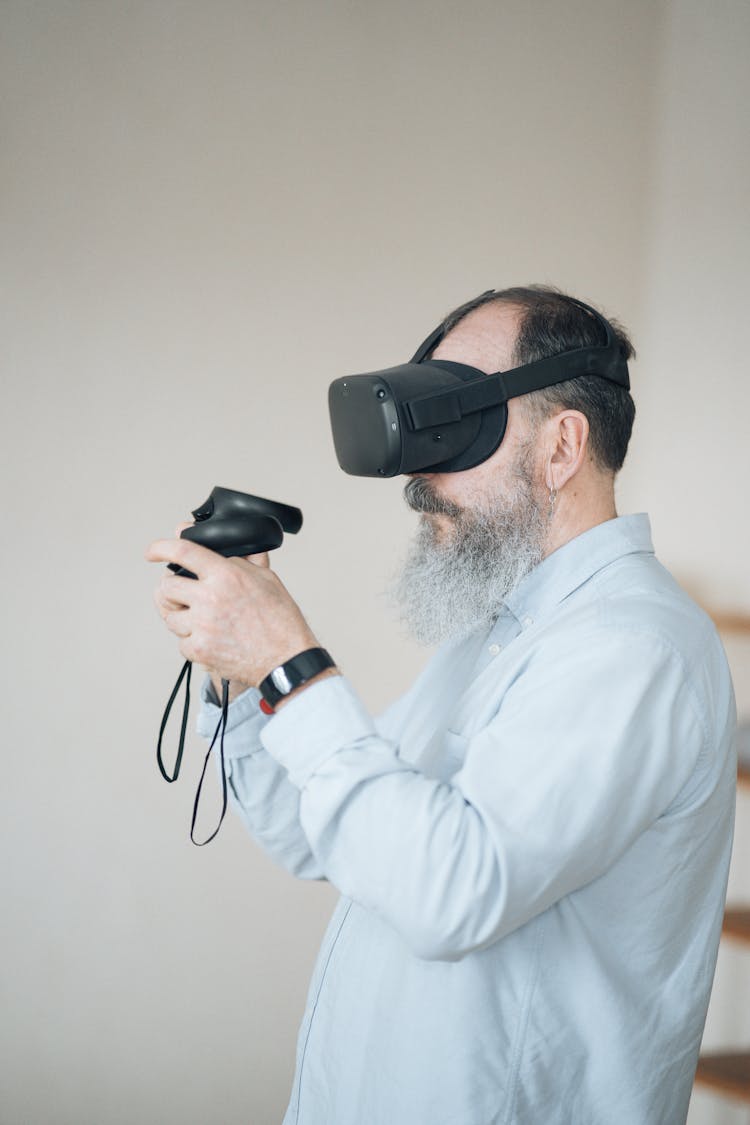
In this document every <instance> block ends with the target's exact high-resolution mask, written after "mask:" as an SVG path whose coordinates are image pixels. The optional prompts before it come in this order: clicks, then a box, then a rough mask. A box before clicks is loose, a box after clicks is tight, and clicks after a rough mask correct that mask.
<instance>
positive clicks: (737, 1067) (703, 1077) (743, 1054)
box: [695, 1051, 750, 1102]
mask: <svg viewBox="0 0 750 1125" xmlns="http://www.w3.org/2000/svg"><path fill="white" fill-rule="evenodd" d="M695 1082H696V1085H698V1086H709V1087H711V1089H713V1090H718V1091H719V1092H720V1093H722V1094H726V1095H728V1096H729V1097H732V1098H738V1099H739V1100H740V1101H743V1102H750V1051H726V1052H715V1051H710V1052H706V1054H705V1055H701V1057H700V1058H699V1059H698V1069H697V1070H696V1072H695Z"/></svg>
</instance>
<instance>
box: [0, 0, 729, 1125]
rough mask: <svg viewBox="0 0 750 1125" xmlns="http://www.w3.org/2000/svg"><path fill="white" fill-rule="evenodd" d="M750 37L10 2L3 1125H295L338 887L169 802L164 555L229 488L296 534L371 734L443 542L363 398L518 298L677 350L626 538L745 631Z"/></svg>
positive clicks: (400, 14)
mask: <svg viewBox="0 0 750 1125" xmlns="http://www.w3.org/2000/svg"><path fill="white" fill-rule="evenodd" d="M743 11H745V10H744V8H743V5H742V4H741V3H740V2H739V0H737V2H734V3H720V4H717V5H714V6H712V8H711V13H716V15H712V14H711V13H704V12H702V8H701V6H700V5H698V4H697V2H696V3H688V2H687V0H677V2H676V3H675V4H673V5H664V4H659V3H653V2H650V0H637V2H632V0H631V2H628V3H627V4H624V3H617V2H615V0H604V2H602V0H573V2H572V3H567V4H565V5H563V4H550V3H543V2H536V3H528V2H521V0H508V2H503V3H497V2H492V3H490V2H485V3H468V4H465V5H460V6H459V5H457V4H448V3H445V2H442V3H441V2H436V3H427V2H426V0H416V2H414V3H410V4H401V3H395V2H393V0H386V2H383V3H380V4H378V5H373V4H366V3H364V2H357V3H347V2H344V0H333V2H330V3H320V4H306V3H303V2H301V0H293V2H287V3H279V2H277V3H270V2H268V3H257V2H256V3H251V2H247V3H229V2H223V3H212V4H207V3H203V4H201V3H195V2H178V0H174V2H172V3H166V2H164V0H157V2H154V3H146V2H145V0H143V2H140V3H137V2H136V3H129V4H116V3H111V2H100V3H87V2H83V0H80V2H68V3H52V2H42V0H40V2H36V3H31V4H29V3H26V2H23V0H16V2H8V0H6V2H5V3H3V4H2V6H1V7H0V15H1V16H2V23H3V37H2V48H1V49H2V53H3V57H2V58H1V59H0V82H1V83H2V90H1V91H0V92H1V93H2V104H3V105H4V107H5V122H4V127H3V132H4V135H3V141H2V157H3V173H2V181H1V182H2V189H1V190H2V197H1V203H2V210H1V213H0V220H1V221H2V224H3V231H2V235H3V240H2V245H3V248H4V249H3V254H2V260H1V263H0V267H1V268H2V273H3V280H4V281H5V282H6V284H5V286H4V289H5V294H4V300H3V306H4V308H3V316H4V318H5V321H6V323H5V325H4V331H3V355H4V364H3V370H4V374H3V383H4V395H3V399H4V410H3V412H2V413H3V418H2V425H3V435H2V441H1V442H0V450H1V451H2V457H3V460H4V461H5V462H6V463H7V469H6V483H5V490H4V491H5V496H6V505H7V506H8V507H9V510H7V507H6V513H5V527H6V539H5V550H4V558H3V564H4V581H3V589H4V591H5V592H6V595H7V605H6V608H5V613H4V618H5V622H6V628H5V638H6V645H5V651H6V660H7V665H8V670H7V673H6V683H7V685H8V686H7V694H8V711H9V714H10V728H9V730H8V732H7V734H6V740H5V745H6V758H5V772H4V778H3V786H2V798H0V799H1V800H2V803H3V807H2V809H0V831H1V832H2V834H3V838H4V855H5V857H6V863H5V865H4V867H5V871H4V874H3V877H2V878H3V888H2V892H3V895H2V902H3V907H4V911H3V926H2V928H1V929H0V934H1V936H0V942H1V943H2V946H1V948H2V964H3V992H4V996H3V1011H4V1014H5V1019H4V1020H3V1027H2V1035H3V1042H2V1045H1V1046H2V1057H3V1060H4V1063H5V1065H4V1067H3V1069H2V1074H0V1105H2V1106H3V1107H4V1109H3V1121H5V1120H7V1121H8V1122H12V1123H14V1125H15V1123H16V1122H24V1123H25V1122H34V1125H52V1123H53V1122H54V1125H89V1123H92V1125H125V1123H128V1125H129V1123H130V1122H132V1121H134V1120H139V1121H143V1122H146V1123H154V1125H157V1123H158V1125H171V1123H172V1122H175V1123H176V1122H178V1121H179V1122H181V1123H182V1125H205V1122H206V1121H218V1120H221V1122H222V1125H235V1123H236V1125H240V1123H242V1125H272V1123H273V1122H276V1121H278V1120H280V1116H281V1111H282V1109H283V1106H284V1104H285V1100H286V1096H287V1092H288V1084H289V1080H290V1077H291V1068H292V1054H293V1046H294V1037H295V1032H296V1025H297V1021H298V1018H299V1016H300V1013H301V1009H302V1005H303V1001H304V992H305V987H306V983H307V977H308V974H309V970H310V967H311V964H312V960H313V958H314V955H315V952H316V948H317V942H318V939H319V936H320V933H321V931H322V928H323V926H324V924H325V920H326V917H327V914H328V912H329V910H330V906H331V903H332V901H333V892H332V891H331V890H330V888H327V887H324V886H318V885H313V886H309V885H305V884H301V883H298V882H295V881H294V880H293V879H291V878H290V877H288V876H286V875H285V874H284V873H282V872H280V871H278V870H277V869H276V868H274V867H273V866H272V865H271V864H270V862H268V861H267V860H266V859H265V858H264V857H263V856H262V855H261V854H260V852H259V851H258V850H257V849H256V848H255V846H254V845H253V844H252V843H251V842H250V841H249V840H248V839H247V838H246V836H245V835H244V832H243V830H242V829H241V828H240V827H239V826H238V825H237V824H235V823H228V824H226V825H225V827H224V828H223V829H222V833H221V835H220V837H219V838H218V840H217V841H216V842H215V843H213V844H212V845H211V846H210V847H208V848H206V849H205V850H197V849H194V848H193V847H192V846H191V845H190V844H189V843H188V841H187V829H188V823H189V812H190V807H191V804H192V789H193V785H194V782H195V780H196V778H197V771H198V762H199V758H200V756H201V754H200V748H199V746H198V743H197V740H196V741H195V742H194V743H193V747H194V753H193V758H192V761H191V763H190V767H189V768H188V769H187V770H186V776H185V777H184V779H183V780H181V783H180V784H179V785H177V786H175V787H174V788H172V789H170V788H168V787H167V786H165V785H164V784H163V782H162V781H161V779H160V778H159V777H158V774H157V771H156V766H155V762H154V758H153V755H154V736H155V732H156V728H157V726H158V721H159V718H160V715H161V710H162V707H163V705H164V702H165V700H166V696H167V694H168V692H169V689H170V687H171V684H172V681H173V679H174V676H175V675H176V671H177V668H178V666H179V661H178V657H177V655H176V653H175V651H174V647H173V645H172V643H171V639H170V638H169V637H168V636H166V635H165V633H164V632H163V630H162V628H161V626H160V623H159V622H158V620H157V619H156V616H155V614H154V612H153V610H152V608H151V604H150V597H151V588H152V586H153V583H154V578H155V575H154V573H153V569H149V568H148V567H147V566H146V565H145V564H143V563H142V562H141V556H142V550H143V548H144V546H145V544H146V543H147V542H148V541H149V540H150V539H151V538H152V537H154V536H157V535H161V534H163V533H165V532H168V531H169V530H170V529H171V527H172V526H173V524H174V523H175V522H176V521H177V520H178V519H179V518H181V517H183V516H184V515H185V514H186V512H187V510H188V509H189V508H191V507H193V506H195V505H196V504H197V503H198V502H199V501H200V500H202V499H204V498H205V495H207V493H208V492H209V490H210V488H211V487H212V486H213V485H214V484H225V485H229V486H232V487H238V488H243V489H247V490H249V491H255V492H259V493H261V494H267V495H270V496H274V497H276V498H278V499H282V500H287V501H289V502H292V503H297V504H299V505H300V506H301V507H302V508H303V509H304V511H305V515H306V525H305V528H304V530H303V533H302V534H301V536H300V537H299V538H298V539H290V540H289V541H288V544H287V545H286V546H285V549H284V551H283V553H282V555H281V556H279V558H278V560H277V562H278V566H279V569H280V571H281V573H282V575H283V577H284V579H285V581H287V583H288V584H289V586H290V587H291V589H292V590H293V592H294V593H295V595H296V596H297V597H298V599H299V600H300V602H301V603H302V605H303V606H304V608H305V609H306V611H307V612H308V614H309V616H310V618H311V620H312V623H313V625H314V627H315V628H316V629H317V630H318V632H319V634H320V636H321V639H322V640H323V641H324V643H325V644H326V645H327V646H328V647H330V648H331V649H332V650H333V651H334V652H335V653H336V655H337V657H338V659H339V660H340V662H341V663H342V664H343V665H344V667H345V668H346V670H347V671H348V672H349V673H350V675H351V677H352V679H353V680H354V682H355V684H356V685H357V686H358V688H359V689H360V691H361V693H362V695H363V696H364V698H365V699H366V700H367V702H368V703H369V704H370V705H371V706H372V707H373V708H377V707H380V706H381V705H382V704H383V703H385V701H386V700H387V699H389V698H391V697H392V696H393V695H394V694H395V693H396V692H397V691H398V690H399V689H400V688H401V687H402V686H404V685H405V684H406V683H407V682H408V681H409V678H410V676H411V675H412V674H413V672H414V670H415V669H416V668H417V667H418V666H419V664H420V663H421V661H422V660H423V655H422V654H421V653H420V652H418V651H417V650H416V649H415V648H414V647H413V646H411V645H410V644H408V643H407V642H406V641H405V640H404V639H403V638H402V637H400V636H399V634H398V630H397V629H396V626H395V625H394V623H393V622H392V620H391V619H390V618H389V617H388V616H387V615H386V614H385V613H384V608H383V602H382V598H381V597H380V593H379V592H380V591H381V590H382V588H383V585H384V583H385V579H386V576H387V575H388V574H389V573H390V571H391V570H392V569H393V567H394V565H395V562H396V559H397V557H398V555H399V553H400V551H401V550H402V548H403V545H404V543H405V540H406V537H407V536H408V534H409V530H410V528H411V526H412V520H411V518H410V516H409V514H408V513H407V512H406V510H405V509H404V508H403V505H402V503H401V501H400V497H399V491H400V486H399V484H398V482H397V481H389V482H372V481H361V480H354V479H350V478H346V477H345V476H344V475H343V474H341V473H340V472H339V471H338V469H337V466H336V464H335V460H334V457H333V453H332V449H331V445H330V439H329V436H328V426H327V418H326V407H325V388H326V386H327V384H328V382H329V381H330V379H331V378H333V377H335V376H337V375H339V374H342V373H346V372H349V371H356V370H366V369H368V368H373V367H375V366H377V365H378V364H388V363H393V362H396V361H398V360H399V359H400V358H402V357H407V356H408V354H410V349H411V348H413V346H414V344H415V343H416V342H418V341H419V339H421V337H422V335H424V334H426V332H427V331H428V330H429V329H430V328H431V327H432V325H433V323H434V322H435V320H436V318H437V317H438V316H439V315H440V314H441V313H442V312H444V311H445V310H446V309H447V308H449V307H450V306H452V305H453V304H455V303H457V302H458V301H460V300H462V299H464V298H466V297H468V296H470V295H473V294H474V293H476V292H479V291H480V290H482V289H484V288H487V287H490V286H492V285H504V284H512V283H516V282H524V281H529V280H540V281H553V282H555V283H557V284H560V285H562V286H563V287H566V288H569V289H571V290H573V291H575V292H576V293H578V294H579V295H580V296H582V297H584V299H585V298H587V297H588V298H589V299H591V300H594V301H597V302H600V303H602V304H603V305H604V306H605V308H606V309H608V310H610V311H611V312H614V313H617V314H618V315H619V316H620V317H622V319H623V320H624V321H625V322H626V323H627V324H629V326H630V327H631V329H632V331H633V334H634V336H635V337H636V341H637V343H638V344H639V348H640V353H641V356H642V359H641V361H640V363H639V364H638V365H637V367H636V368H635V371H634V375H635V382H636V388H637V391H636V393H637V399H638V403H639V407H640V417H639V428H638V437H637V439H636V446H635V449H634V454H637V458H635V459H636V463H635V464H634V466H633V467H632V468H631V469H630V470H629V471H628V475H627V476H626V477H625V478H624V480H623V487H622V496H623V501H624V505H623V506H624V508H625V509H628V508H631V507H634V506H637V507H642V506H647V507H650V508H651V509H652V510H653V511H654V514H655V517H656V525H657V526H656V535H657V542H658V543H659V544H660V545H661V546H663V548H664V553H665V554H666V556H667V561H669V562H670V563H671V564H673V565H674V566H675V568H676V569H679V570H680V571H681V572H684V573H685V574H686V575H689V576H690V578H691V579H692V580H694V581H695V582H698V583H701V584H702V585H703V586H704V587H705V589H706V591H707V592H708V593H715V594H716V596H717V597H719V596H722V595H724V596H726V598H727V599H730V598H731V600H732V601H733V602H735V601H742V600H743V599H744V600H745V603H746V604H747V602H748V597H749V596H750V592H749V591H748V588H747V582H746V577H745V574H746V572H745V570H744V567H743V563H742V560H743V558H745V557H746V556H747V547H748V544H747V530H746V522H745V521H744V520H743V519H742V518H741V516H738V511H739V512H740V513H741V511H742V510H743V501H744V496H743V495H742V493H741V492H740V490H739V488H737V489H736V490H735V492H734V493H733V491H732V482H733V481H736V480H737V479H742V475H741V472H740V470H741V462H740V457H741V453H740V450H742V452H743V453H744V448H743V444H742V442H741V437H742V436H743V433H744V431H741V429H740V427H741V426H743V425H744V418H743V415H742V412H741V409H740V395H741V393H742V392H743V390H744V386H743V384H742V383H741V381H740V375H739V367H738V361H737V358H736V357H737V353H738V348H737V346H736V343H735V342H734V341H733V340H732V338H731V333H732V332H733V331H734V328H733V325H734V324H735V322H736V310H739V323H742V313H743V312H744V308H743V307H741V306H740V300H741V297H740V295H739V293H740V290H741V287H742V284H743V282H744V275H743V276H740V267H739V265H737V264H736V263H737V259H738V257H739V253H738V252H739V250H740V241H739V240H740V239H741V234H740V233H739V232H740V227H741V224H742V221H743V219H744V213H743V208H742V205H741V200H742V196H741V193H740V191H739V188H738V187H737V177H738V176H740V175H741V174H742V173H743V172H744V171H746V165H743V164H742V156H741V153H740V152H739V150H738V146H739V144H740V141H741V138H742V132H741V106H742V105H743V104H745V105H746V104H747V98H746V96H745V99H744V102H743V101H737V100H736V99H735V96H734V95H735V87H734V86H733V85H732V83H737V82H739V81H740V78H741V67H740V58H741V53H740V36H741V35H742V34H745V33H746V27H744V26H743V19H744V14H743ZM706 36H708V43H709V47H710V50H709V51H708V52H704V51H703V50H702V49H701V47H702V44H703V43H704V42H706ZM694 64H700V65H698V72H699V73H700V67H701V66H703V67H708V73H706V74H704V76H703V79H702V81H701V82H700V83H697V82H696V83H695V85H693V84H691V73H693V70H694ZM707 91H710V92H711V96H709V97H707V98H705V95H706V92H707ZM701 95H704V97H701ZM685 105H687V106H689V111H686V112H684V114H683V107H684V106H685ZM696 115H697V122H696ZM694 129H695V130H696V132H695V133H693V131H692V130H694ZM706 149H708V151H709V152H710V157H709V158H708V159H703V158H702V156H701V153H702V152H703V151H705V150H706ZM714 155H715V156H716V157H718V156H721V157H722V158H723V160H725V161H726V160H728V161H729V162H730V166H731V167H732V168H733V169H734V172H735V175H731V176H727V175H725V174H724V165H723V164H722V165H721V167H720V168H719V169H718V172H717V173H715V174H712V164H713V163H714V160H713V157H714ZM744 159H746V155H745V157H744ZM733 161H734V163H732V162H733ZM686 176H687V181H686V178H685V177H686ZM686 183H687V184H689V185H691V186H690V187H689V190H688V187H687V186H686ZM708 228H715V229H716V231H717V232H718V234H720V237H718V236H717V237H716V238H712V237H711V232H710V229H708ZM745 237H746V236H745ZM691 240H692V241H691ZM691 248H692V252H691ZM745 249H746V246H745ZM696 260H697V262H698V264H699V268H698V270H696V265H695V263H696ZM746 260H747V257H746V255H745V261H746ZM706 269H708V272H709V274H710V277H711V289H712V291H711V293H710V296H709V297H706V296H705V293H704V286H703V284H702V281H701V278H702V277H703V271H704V270H706ZM728 276H731V277H732V287H731V288H730V289H729V290H728V291H727V292H726V293H725V292H724V290H723V289H722V288H721V287H722V286H723V285H724V284H725V279H726V278H727V277H728ZM698 301H700V302H701V303H700V305H699V304H698ZM733 302H735V304H733ZM706 324H708V325H709V330H708V332H706V331H705V328H706ZM698 331H699V332H700V333H701V335H700V338H699V339H698V340H697V342H696V341H695V336H696V335H697V332H698ZM708 340H710V341H711V343H706V341H708ZM675 341H677V346H678V350H677V351H673V350H672V349H671V345H672V344H673V343H674V342H675ZM694 343H695V348H694V347H693V344H694ZM709 349H710V351H709ZM715 357H720V360H721V362H717V363H713V362H712V360H713V359H714V358H715ZM707 367H710V370H711V379H712V393H711V396H710V398H709V399H708V400H705V399H700V398H699V397H698V394H699V387H698V386H697V382H696V381H697V380H698V379H699V377H700V376H702V375H703V374H704V372H705V370H706V368H707ZM688 371H689V373H690V379H691V388H692V393H691V394H690V395H687V394H683V393H682V387H683V386H684V380H685V373H686V372H688ZM675 391H679V393H678V402H679V415H678V418H679V423H678V421H677V420H676V419H675V407H674V395H675ZM745 402H747V398H746V391H745ZM665 451H667V452H666V453H665ZM678 458H679V461H678ZM696 527H700V529H701V530H700V532H699V534H696V533H695V528H696ZM706 529H708V530H706ZM714 587H716V589H715V590H714ZM6 729H7V728H6ZM744 839H745V842H747V839H748V837H747V836H745V838H744ZM740 874H741V873H740ZM749 889H750V888H749ZM741 971H742V970H741V968H738V969H737V972H741ZM733 972H734V969H732V973H733ZM730 976H731V979H732V980H734V976H732V974H731V973H730ZM735 1007H736V1005H735ZM730 1017H731V1003H730V1002H729V1001H727V1000H725V1001H724V1003H723V1007H722V1009H721V1011H719V1012H718V1017H717V1018H718V1019H719V1025H718V1026H717V1030H716V1034H717V1035H720V1034H722V1029H721V1020H722V1019H723V1020H725V1021H726V1020H727V1019H729V1018H730ZM748 1034H750V1032H748ZM217 1107H220V1108H217ZM715 1112H717V1111H715V1110H714V1108H713V1103H712V1104H711V1105H708V1103H707V1104H706V1106H704V1107H698V1108H697V1110H696V1111H695V1113H696V1114H702V1116H700V1117H699V1116H697V1115H696V1116H695V1122H696V1125H709V1123H712V1122H714V1123H716V1125H718V1123H719V1122H720V1121H721V1122H724V1121H725V1120H726V1122H727V1123H729V1121H730V1119H729V1118H726V1119H724V1118H719V1117H717V1116H712V1114H714V1113H715ZM736 1120H737V1119H736V1118H732V1119H731V1121H732V1122H735V1121H736Z"/></svg>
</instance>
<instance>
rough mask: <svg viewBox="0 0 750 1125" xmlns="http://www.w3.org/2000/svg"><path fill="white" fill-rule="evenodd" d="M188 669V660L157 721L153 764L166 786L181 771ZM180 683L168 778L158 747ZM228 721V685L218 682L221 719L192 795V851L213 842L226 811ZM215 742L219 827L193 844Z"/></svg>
mask: <svg viewBox="0 0 750 1125" xmlns="http://www.w3.org/2000/svg"><path fill="white" fill-rule="evenodd" d="M192 667H193V665H192V661H190V660H186V661H185V663H184V664H183V666H182V669H181V671H180V674H179V676H178V677H177V683H176V684H175V685H174V687H173V688H172V694H171V695H170V697H169V700H168V701H167V706H166V707H165V709H164V714H163V716H162V720H161V726H160V727H159V739H158V742H157V744H156V762H157V765H158V766H159V772H160V773H161V775H162V777H163V778H164V780H165V781H168V782H170V783H171V782H173V781H177V778H178V777H179V776H180V769H181V766H182V754H183V751H184V749H185V734H186V732H187V721H188V712H189V710H190V674H191V671H192ZM183 680H184V681H185V701H184V703H183V705H182V722H181V723H180V739H179V743H178V745H177V756H176V758H175V762H174V768H173V770H172V775H171V777H170V775H169V773H168V772H167V770H166V767H165V766H164V759H163V757H162V752H161V747H162V741H163V739H164V732H165V731H166V729H167V722H168V720H169V716H170V713H171V711H172V707H173V706H174V702H175V700H176V699H177V696H178V694H179V691H180V687H181V686H182V682H183ZM228 717H229V681H228V680H222V681H221V715H220V716H219V721H218V723H217V725H216V730H215V731H214V735H213V738H212V739H211V745H210V746H209V748H208V753H207V754H206V757H205V760H204V762H203V769H202V770H201V776H200V781H199V782H198V789H197V791H196V794H195V802H194V803H193V819H192V821H191V823H190V839H191V840H192V842H193V843H194V844H195V845H196V847H199V848H202V847H203V845H204V844H209V843H210V842H211V840H213V838H214V836H216V834H217V832H218V831H219V829H220V828H221V825H222V822H223V820H224V816H225V814H226V811H227V771H226V767H225V761H224V733H225V731H226V729H227V720H228ZM217 738H219V754H220V757H221V791H222V806H221V816H220V817H219V823H218V824H217V825H216V828H215V829H214V831H213V832H212V833H211V835H210V836H209V837H208V838H207V839H206V840H196V839H195V822H196V820H197V817H198V805H199V803H200V796H201V790H202V789H203V781H204V778H205V776H206V769H207V768H208V759H209V758H210V757H211V752H212V750H213V748H214V746H215V745H216V739H217Z"/></svg>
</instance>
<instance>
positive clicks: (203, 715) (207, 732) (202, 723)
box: [196, 676, 268, 738]
mask: <svg viewBox="0 0 750 1125" xmlns="http://www.w3.org/2000/svg"><path fill="white" fill-rule="evenodd" d="M200 701H201V709H200V711H199V713H198V720H197V723H196V730H197V731H198V734H200V735H201V736H202V737H203V738H213V733H214V731H215V729H216V724H217V723H218V721H219V716H220V715H221V702H220V700H219V699H218V697H217V695H216V691H215V690H214V685H213V683H212V682H211V677H210V676H206V678H205V680H204V681H203V683H202V685H201V690H200ZM248 720H252V721H256V720H257V722H258V725H262V724H263V723H265V722H267V721H268V720H267V717H266V716H265V715H264V714H263V712H262V711H261V709H260V692H259V691H258V689H257V688H254V687H251V688H248V689H247V691H243V693H242V695H238V696H237V698H236V699H233V700H232V702H231V703H230V704H229V712H228V714H227V729H226V732H225V733H226V734H229V732H230V731H232V730H234V729H235V727H238V726H240V725H241V724H242V723H246V722H248Z"/></svg>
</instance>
